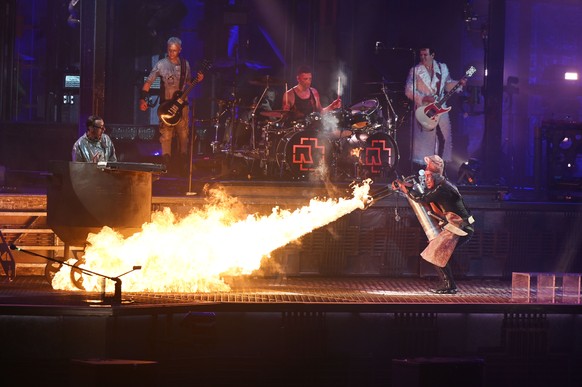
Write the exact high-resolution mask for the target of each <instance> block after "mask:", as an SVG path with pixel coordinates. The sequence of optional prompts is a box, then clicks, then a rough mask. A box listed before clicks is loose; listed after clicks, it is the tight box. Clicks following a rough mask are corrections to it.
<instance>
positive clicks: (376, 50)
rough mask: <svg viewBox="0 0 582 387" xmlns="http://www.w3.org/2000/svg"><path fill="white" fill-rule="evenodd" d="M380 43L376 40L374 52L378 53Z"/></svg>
mask: <svg viewBox="0 0 582 387" xmlns="http://www.w3.org/2000/svg"><path fill="white" fill-rule="evenodd" d="M381 44H382V42H376V48H375V49H374V53H375V54H376V55H378V52H379V51H380V45H381Z"/></svg>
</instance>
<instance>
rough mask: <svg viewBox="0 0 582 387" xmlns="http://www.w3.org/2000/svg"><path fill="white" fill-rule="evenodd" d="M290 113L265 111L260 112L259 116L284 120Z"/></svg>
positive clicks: (287, 111)
mask: <svg viewBox="0 0 582 387" xmlns="http://www.w3.org/2000/svg"><path fill="white" fill-rule="evenodd" d="M288 113H289V110H265V111H262V112H260V113H259V114H260V115H262V116H263V117H269V118H283V117H284V116H286V115H287V114H288Z"/></svg>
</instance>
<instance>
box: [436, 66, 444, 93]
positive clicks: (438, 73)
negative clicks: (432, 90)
mask: <svg viewBox="0 0 582 387" xmlns="http://www.w3.org/2000/svg"><path fill="white" fill-rule="evenodd" d="M435 62H436V61H435ZM437 67H438V68H439V71H438V72H436V74H435V76H436V77H437V79H438V81H437V84H436V90H437V95H438V96H439V97H440V95H441V79H442V78H443V73H442V72H441V64H440V63H439V62H437Z"/></svg>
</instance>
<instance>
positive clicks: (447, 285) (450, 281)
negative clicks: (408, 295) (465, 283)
mask: <svg viewBox="0 0 582 387" xmlns="http://www.w3.org/2000/svg"><path fill="white" fill-rule="evenodd" d="M435 269H436V271H437V273H438V275H439V277H440V278H441V281H442V286H441V287H439V288H436V289H431V292H433V293H435V294H457V284H455V280H454V278H453V271H452V270H451V266H450V265H449V264H448V263H447V264H446V266H445V267H438V266H435Z"/></svg>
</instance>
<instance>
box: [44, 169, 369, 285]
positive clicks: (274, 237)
mask: <svg viewBox="0 0 582 387" xmlns="http://www.w3.org/2000/svg"><path fill="white" fill-rule="evenodd" d="M371 183H372V182H371V181H370V180H366V181H364V182H363V183H362V184H360V185H356V184H354V185H353V186H352V191H353V192H352V197H351V198H347V199H345V198H339V199H327V200H323V199H311V200H310V202H309V205H308V206H304V207H301V208H298V209H296V210H294V211H289V210H282V209H280V208H279V207H275V208H273V209H272V212H271V213H270V214H269V215H264V216H259V215H257V214H253V215H242V214H241V207H242V206H241V205H240V203H238V202H237V201H236V199H234V198H231V197H226V196H225V194H224V193H221V191H218V190H213V192H212V194H213V197H214V199H215V200H214V202H209V203H208V204H206V205H205V206H204V207H203V208H201V209H192V210H191V212H190V213H189V214H188V215H187V216H186V217H184V218H182V219H178V218H177V217H176V216H175V215H174V214H173V213H172V211H171V210H170V209H169V208H165V209H164V210H163V211H159V212H155V213H153V214H152V221H151V222H150V223H146V224H144V225H143V227H142V231H140V232H138V233H135V234H134V235H132V236H130V237H128V238H124V237H123V236H122V235H121V234H119V233H118V232H116V231H114V230H113V229H111V228H109V227H104V228H103V229H102V230H101V231H100V232H99V233H98V234H89V236H88V237H87V241H88V242H89V244H88V246H87V248H86V249H85V255H84V260H85V264H83V265H82V267H83V268H86V269H88V270H91V271H93V272H96V273H100V274H104V275H106V276H108V277H113V278H114V277H117V276H119V275H121V274H123V273H126V272H128V271H131V270H132V268H133V267H134V266H141V270H139V271H135V272H132V273H129V274H127V275H125V276H123V277H122V278H121V279H122V281H123V291H124V292H132V291H133V292H211V291H229V290H230V287H229V286H228V285H227V284H226V283H225V282H224V281H223V279H222V277H223V276H226V275H230V276H234V275H246V274H251V273H252V272H253V271H255V270H257V269H259V267H260V265H261V260H262V259H263V258H264V257H270V253H271V252H272V251H274V250H276V249H277V248H280V247H283V246H285V245H287V244H288V243H290V242H292V241H295V240H297V239H298V238H300V237H301V236H303V235H305V234H307V233H309V232H311V231H313V230H315V229H317V228H319V227H322V226H325V225H327V224H329V223H331V222H333V221H334V220H337V219H339V218H340V217H342V216H344V215H346V214H349V213H350V212H352V211H354V210H356V209H363V208H365V206H366V205H367V204H369V202H370V201H371V200H372V198H371V197H370V196H369V195H368V193H369V189H370V184H371ZM69 263H71V264H72V262H69ZM52 285H53V288H55V289H61V290H75V289H76V287H75V286H74V284H73V283H72V282H71V280H70V270H69V268H68V267H67V266H63V268H62V269H61V270H60V271H59V272H57V273H56V275H55V277H54V278H53V282H52ZM83 286H84V287H85V289H86V290H88V291H102V279H101V278H100V277H98V276H95V275H87V274H83ZM111 289H113V281H111V280H107V290H108V291H110V290H111Z"/></svg>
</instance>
